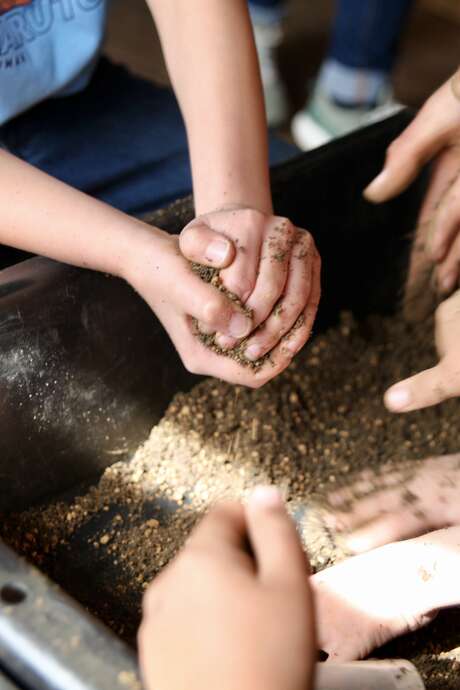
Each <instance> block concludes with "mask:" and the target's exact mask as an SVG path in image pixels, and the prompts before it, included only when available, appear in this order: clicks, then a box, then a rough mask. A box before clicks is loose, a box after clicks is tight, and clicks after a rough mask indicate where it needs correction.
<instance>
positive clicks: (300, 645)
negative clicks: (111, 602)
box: [139, 487, 316, 690]
mask: <svg viewBox="0 0 460 690" xmlns="http://www.w3.org/2000/svg"><path fill="white" fill-rule="evenodd" d="M249 544H250V546H251V551H250V550H249V547H248V545H249ZM307 573H308V566H307V563H306V560H305V557H304V554H303V552H302V548H301V545H300V542H299V539H298V537H297V533H296V530H295V527H294V524H293V523H292V522H291V520H290V518H289V517H288V516H287V514H286V512H285V509H284V507H283V504H282V500H281V498H280V496H279V494H278V492H277V491H276V490H275V489H274V488H273V487H260V488H259V489H256V490H255V492H254V494H253V495H252V497H251V499H250V501H249V504H248V506H247V507H246V508H245V509H244V508H243V507H242V506H240V505H237V504H224V505H222V506H220V507H217V508H215V509H214V510H212V511H211V513H210V514H209V515H208V516H207V517H205V518H204V520H203V521H202V523H201V524H200V525H199V527H198V528H197V529H196V530H195V532H194V533H193V534H192V536H191V538H190V539H189V541H188V543H187V544H186V546H185V548H184V550H183V551H182V552H181V553H180V554H179V556H177V557H176V559H175V560H174V561H173V562H172V564H171V565H169V566H168V567H167V568H166V570H164V571H163V573H162V574H161V575H159V576H158V577H157V579H156V580H155V582H154V583H153V585H151V587H150V589H149V590H148V592H147V594H146V596H145V599H144V608H143V610H144V617H143V621H142V625H141V628H140V631H139V650H140V661H141V668H142V671H143V676H144V680H145V683H146V686H147V688H150V689H151V690H154V689H155V690H183V688H187V689H188V690H215V689H216V688H219V690H234V689H235V688H238V690H257V689H258V688H260V690H262V689H263V690H308V688H310V687H311V682H312V674H313V668H314V659H315V657H316V647H315V637H314V622H313V607H312V601H311V595H310V588H309V586H308V577H307Z"/></svg>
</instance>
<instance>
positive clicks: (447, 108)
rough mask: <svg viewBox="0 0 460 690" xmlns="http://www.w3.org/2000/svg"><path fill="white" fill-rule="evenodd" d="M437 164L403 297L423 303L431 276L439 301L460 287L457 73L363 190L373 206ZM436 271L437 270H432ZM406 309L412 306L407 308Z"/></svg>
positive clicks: (459, 83) (393, 147)
mask: <svg viewBox="0 0 460 690" xmlns="http://www.w3.org/2000/svg"><path fill="white" fill-rule="evenodd" d="M435 158H436V164H435V166H434V170H433V173H432V176H431V181H430V185H429V188H428V192H427V194H426V197H425V200H424V203H423V206H422V210H421V213H420V216H419V221H418V226H417V231H416V240H415V245H414V251H413V253H412V257H411V263H410V269H409V276H408V282H407V293H408V295H409V301H413V300H412V299H411V295H414V299H415V297H419V296H420V297H422V299H423V294H420V293H423V292H424V290H425V287H426V283H427V281H428V280H431V279H432V276H433V273H434V278H435V282H436V285H437V290H438V292H439V294H440V295H445V294H449V293H450V292H451V291H452V289H453V288H454V287H455V286H456V285H457V284H458V278H459V262H460V235H459V233H458V230H459V228H460V204H459V202H458V193H459V191H460V176H459V173H460V71H459V72H457V74H456V75H454V77H453V78H452V79H450V80H449V81H448V82H446V83H445V84H444V85H443V86H442V87H441V88H440V89H438V91H436V93H434V94H433V96H431V98H430V99H429V100H428V101H427V102H426V104H425V105H424V107H423V108H422V109H421V110H420V112H419V114H418V115H417V117H416V118H415V120H414V121H413V122H412V123H411V124H410V125H409V127H407V129H406V130H405V131H404V132H403V133H402V134H401V136H399V137H398V138H397V139H396V140H395V141H394V142H393V143H392V144H391V146H390V147H389V149H388V153H387V158H386V162H385V166H384V169H383V172H382V173H381V174H380V175H379V176H378V177H377V178H376V179H375V180H374V181H373V182H372V183H371V184H370V185H369V187H368V188H367V189H366V190H365V196H366V197H367V198H368V199H369V200H370V201H373V202H376V203H378V202H382V201H386V200H388V199H390V198H391V197H393V196H395V195H396V194H399V193H400V192H402V191H403V190H404V189H406V187H407V186H408V185H409V184H410V183H411V182H412V181H413V180H414V179H415V177H416V176H417V174H418V173H419V172H420V170H421V169H422V167H423V166H424V165H425V164H426V163H427V162H429V161H430V160H433V159H435ZM434 267H436V268H435V270H434ZM408 307H409V308H410V305H408Z"/></svg>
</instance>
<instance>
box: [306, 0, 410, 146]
mask: <svg viewBox="0 0 460 690" xmlns="http://www.w3.org/2000/svg"><path fill="white" fill-rule="evenodd" d="M412 4H413V0H394V1H393V0H392V1H391V2H388V0H366V2H362V0H339V2H338V7H337V14H336V18H335V21H334V26H333V30H332V36H331V41H330V45H329V50H328V54H327V56H326V59H325V60H324V62H323V65H322V68H321V70H320V73H319V77H318V80H317V83H316V87H315V90H314V93H313V96H312V98H311V99H310V101H309V103H308V104H307V106H306V107H305V108H304V109H303V110H302V111H300V112H299V113H298V114H297V115H296V116H295V118H294V121H293V135H294V139H295V140H296V142H297V143H298V144H299V145H300V146H301V147H302V148H305V149H308V148H314V147H315V146H318V145H320V144H323V143H325V142H326V141H328V140H329V139H331V138H333V137H335V136H341V135H343V134H346V133H347V132H350V131H352V130H354V129H356V128H358V127H362V126H364V125H366V124H369V123H370V122H373V121H376V120H378V119H382V118H383V117H386V116H388V115H389V114H391V112H392V111H393V110H394V109H395V103H394V101H393V95H392V89H391V70H392V68H393V66H394V63H395V60H396V57H397V53H398V46H399V39H400V37H401V35H402V32H403V29H404V27H405V24H406V20H407V17H408V14H409V10H410V8H411V6H412Z"/></svg>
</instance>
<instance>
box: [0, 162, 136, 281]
mask: <svg viewBox="0 0 460 690" xmlns="http://www.w3.org/2000/svg"><path fill="white" fill-rule="evenodd" d="M0 209H1V215H0V243H2V244H7V245H10V246H13V247H17V248H19V249H24V250H26V251H30V252H33V253H36V254H41V255H43V256H48V257H50V258H53V259H57V260H59V261H63V262H65V263H70V264H74V265H76V266H82V267H86V268H92V269H95V270H99V271H104V272H107V273H111V274H113V275H123V273H124V263H125V262H126V261H127V258H128V257H129V256H130V254H131V252H132V251H133V244H134V242H136V243H137V241H138V240H139V239H141V238H142V236H143V235H145V234H146V232H148V230H147V229H146V226H145V225H144V224H143V223H141V222H139V221H137V220H135V219H133V218H130V217H129V216H127V215H125V214H124V213H121V212H119V211H117V210H115V209H113V208H111V207H110V206H108V205H106V204H103V203H101V202H99V201H96V200H95V199H92V198H91V197H89V196H87V195H86V194H83V193H81V192H79V191H77V190H75V189H72V188H71V187H69V186H67V185H65V184H63V183H62V182H59V181H58V180H55V179H54V178H52V177H49V176H48V175H45V174H44V173H42V172H40V171H39V170H37V169H35V168H33V167H32V166H30V165H28V164H27V163H24V162H23V161H21V160H19V159H18V158H16V157H14V156H12V155H10V154H8V153H6V152H3V151H0Z"/></svg>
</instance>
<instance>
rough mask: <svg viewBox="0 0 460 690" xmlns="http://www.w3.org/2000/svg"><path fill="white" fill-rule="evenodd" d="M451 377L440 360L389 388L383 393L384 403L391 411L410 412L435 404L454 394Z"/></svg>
mask: <svg viewBox="0 0 460 690" xmlns="http://www.w3.org/2000/svg"><path fill="white" fill-rule="evenodd" d="M451 378H452V376H451V375H449V373H448V372H446V371H445V369H444V367H443V364H442V362H440V363H439V364H438V365H437V366H435V367H433V368H431V369H426V370H425V371H422V372H421V373H420V374H416V375H415V376H412V377H411V378H409V379H406V380H405V381H401V382H400V383H397V384H396V385H394V386H392V387H391V388H389V389H388V390H387V392H386V393H385V405H386V406H387V408H388V409H389V410H390V411H391V412H411V411H412V410H419V409H421V408H423V407H430V406H431V405H437V404H438V403H440V402H442V401H443V400H447V398H451V397H453V396H454V395H455V394H456V393H455V392H454V390H453V388H452V381H451ZM458 393H460V390H459V391H458Z"/></svg>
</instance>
